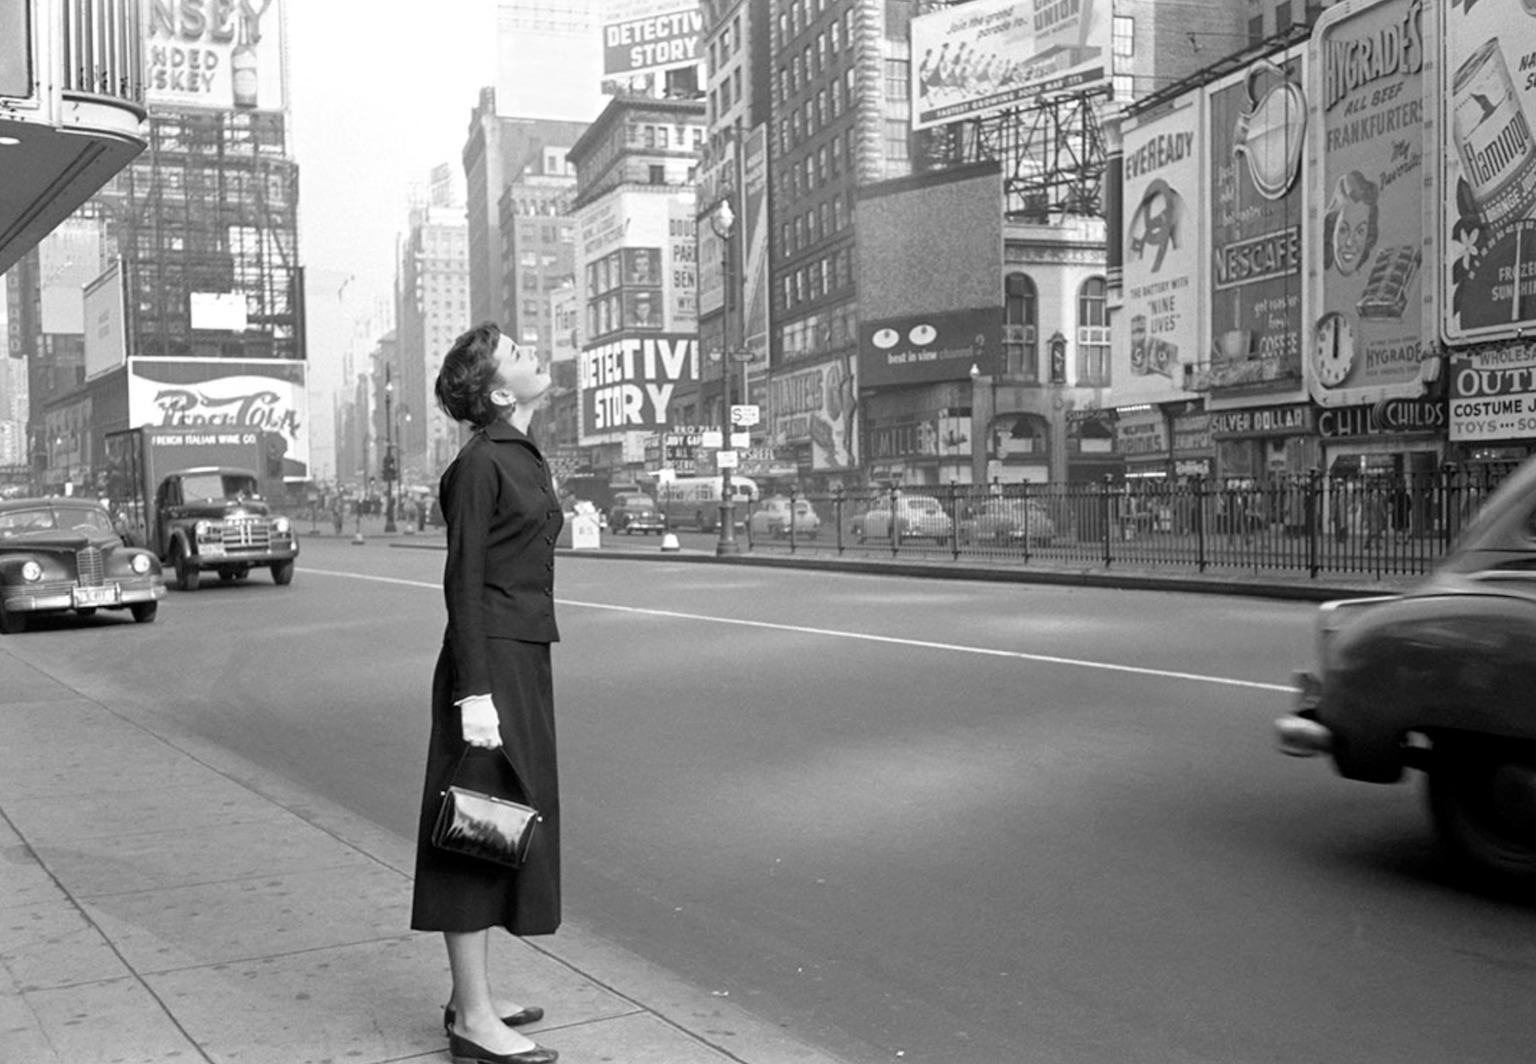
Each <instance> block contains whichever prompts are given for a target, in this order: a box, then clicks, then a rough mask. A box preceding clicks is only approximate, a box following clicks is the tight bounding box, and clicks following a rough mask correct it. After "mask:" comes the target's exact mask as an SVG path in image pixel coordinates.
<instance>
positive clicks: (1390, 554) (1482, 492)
mask: <svg viewBox="0 0 1536 1064" xmlns="http://www.w3.org/2000/svg"><path fill="white" fill-rule="evenodd" d="M1508 472H1509V467H1497V466H1475V467H1454V466H1447V467H1443V468H1441V469H1438V470H1435V471H1432V472H1426V473H1416V474H1401V475H1375V476H1364V477H1361V476H1352V477H1333V476H1325V475H1323V474H1321V473H1313V474H1310V475H1302V476H1277V477H1274V478H1272V479H1270V480H1267V481H1263V482H1256V483H1247V482H1243V483H1229V484H1215V483H1212V482H1210V481H1205V480H1198V479H1197V480H1193V481H1186V482H1179V483H1168V482H1161V481H1147V482H1135V481H1132V482H1123V481H1122V482H1105V483H1098V484H992V485H985V486H975V485H969V484H951V485H930V486H909V487H903V488H895V487H888V488H880V489H872V490H869V491H864V492H844V491H838V492H833V493H816V492H802V491H800V490H799V489H798V487H789V488H785V489H783V490H782V491H780V492H776V493H774V494H778V495H781V496H783V497H784V498H787V499H789V500H790V503H789V506H788V507H786V506H784V505H783V503H782V502H781V503H778V504H777V505H772V504H767V503H766V502H765V500H764V499H756V500H754V501H753V503H752V504H751V505H750V506H748V507H747V508H746V513H745V514H742V513H740V512H738V514H737V519H738V521H740V522H741V523H742V531H743V534H744V537H745V539H744V542H745V544H746V545H747V547H748V548H749V549H751V550H753V551H775V550H783V551H789V552H800V551H813V552H815V551H820V552H829V551H830V552H835V553H837V554H858V553H861V552H862V553H865V554H889V555H895V556H902V555H906V556H914V557H928V558H938V557H946V556H947V557H949V558H953V559H955V560H960V559H971V560H976V561H989V560H990V561H999V562H1014V563H1029V562H1042V563H1057V564H1067V565H1081V566H1104V567H1109V566H1125V567H1132V568H1147V569H1183V570H1190V571H1197V572H1206V571H1210V570H1221V571H1233V570H1246V571H1251V572H1255V573H1263V572H1276V573H1278V572H1290V573H1297V574H1305V575H1307V576H1308V577H1312V578H1316V577H1319V576H1321V575H1324V574H1347V575H1356V576H1372V577H1377V578H1380V577H1401V576H1416V575H1420V574H1423V573H1427V572H1428V571H1430V570H1431V569H1432V568H1433V567H1434V566H1435V564H1436V563H1437V562H1438V561H1439V559H1440V558H1441V557H1442V556H1444V554H1445V553H1446V552H1447V551H1448V550H1449V549H1450V546H1451V544H1452V543H1453V542H1454V541H1455V540H1456V538H1457V536H1458V535H1459V534H1460V532H1461V529H1462V528H1463V527H1464V526H1465V524H1466V523H1467V521H1468V520H1469V519H1470V518H1471V516H1472V515H1473V514H1474V513H1475V512H1476V511H1477V509H1478V507H1479V506H1481V504H1482V502H1483V500H1484V499H1485V498H1486V497H1487V496H1488V495H1489V494H1490V493H1492V491H1493V490H1494V489H1495V488H1496V487H1497V486H1498V484H1499V483H1500V482H1501V481H1502V480H1503V478H1504V476H1506V475H1507V473H1508ZM801 501H804V502H807V503H809V504H810V507H811V509H812V510H813V511H814V513H815V518H814V519H810V518H806V519H804V520H801V519H796V520H794V521H787V520H785V517H784V515H785V514H786V513H787V512H793V511H794V510H796V509H798V508H799V507H798V505H797V504H798V503H799V502H801ZM813 524H814V527H812V525H813Z"/></svg>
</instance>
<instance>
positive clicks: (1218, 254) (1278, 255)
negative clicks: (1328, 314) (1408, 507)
mask: <svg viewBox="0 0 1536 1064" xmlns="http://www.w3.org/2000/svg"><path fill="white" fill-rule="evenodd" d="M1304 84H1305V82H1304V81H1303V78H1302V58H1301V55H1300V52H1299V51H1298V50H1296V49H1292V50H1291V51H1289V52H1286V53H1284V54H1283V55H1281V56H1277V57H1276V58H1275V59H1273V60H1271V59H1264V60H1260V61H1259V62H1257V63H1255V64H1253V65H1252V66H1250V67H1248V68H1247V69H1246V70H1243V71H1241V72H1239V73H1237V74H1234V75H1232V76H1230V77H1227V78H1223V79H1222V80H1220V81H1217V82H1215V83H1213V84H1212V85H1210V86H1208V87H1207V89H1206V108H1205V109H1206V137H1207V141H1206V142H1207V144H1208V146H1209V147H1208V150H1209V153H1210V187H1209V188H1208V189H1207V190H1206V199H1207V202H1208V204H1209V213H1208V215H1207V225H1208V229H1207V233H1208V234H1209V239H1210V247H1211V268H1210V276H1209V281H1208V290H1209V297H1208V304H1209V308H1210V309H1209V311H1208V314H1209V318H1208V325H1209V329H1210V332H1209V336H1210V337H1211V351H1210V387H1211V389H1212V391H1213V393H1214V394H1213V398H1220V397H1221V393H1222V392H1226V393H1228V395H1242V396H1245V397H1253V396H1272V395H1274V394H1276V393H1280V392H1294V391H1297V390H1299V389H1300V387H1301V383H1302V381H1301V334H1302V319H1301V314H1302V311H1301V282H1302V254H1301V248H1302V203H1301V182H1300V181H1299V180H1298V179H1299V177H1300V174H1301V163H1302V154H1303V148H1304V145H1305V136H1304V134H1305V130H1306V124H1307V99H1306V92H1305V91H1304V90H1303V88H1302V86H1303V85H1304Z"/></svg>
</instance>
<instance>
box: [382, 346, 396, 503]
mask: <svg viewBox="0 0 1536 1064" xmlns="http://www.w3.org/2000/svg"><path fill="white" fill-rule="evenodd" d="M389 369H390V368H389V365H388V364H387V363H386V364H385V366H384V531H385V532H398V531H399V529H398V528H397V527H396V525H395V480H396V478H397V477H398V476H399V472H400V470H399V466H398V465H397V464H396V461H397V460H396V457H395V434H394V431H393V428H392V422H393V420H394V414H393V411H392V408H391V403H392V401H393V399H394V393H395V382H394V380H393V378H392V377H391V376H390V371H389Z"/></svg>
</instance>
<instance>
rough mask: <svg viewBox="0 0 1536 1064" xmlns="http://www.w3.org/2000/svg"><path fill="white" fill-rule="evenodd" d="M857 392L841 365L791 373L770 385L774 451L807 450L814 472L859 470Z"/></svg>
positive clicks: (849, 369) (850, 375) (848, 369)
mask: <svg viewBox="0 0 1536 1064" xmlns="http://www.w3.org/2000/svg"><path fill="white" fill-rule="evenodd" d="M857 395H858V386H857V384H856V382H855V380H854V374H853V371H852V367H850V366H848V365H847V364H846V363H845V362H844V361H843V360H842V359H836V360H833V361H831V362H825V363H822V364H821V365H819V366H811V367H807V368H805V369H796V370H794V371H792V372H787V373H776V374H774V376H773V379H772V380H770V381H769V382H768V435H769V439H771V440H772V441H773V445H774V447H775V448H776V449H777V448H779V447H793V446H796V445H801V446H803V445H805V444H809V445H810V449H811V468H812V469H813V470H817V471H821V470H835V469H851V468H853V467H854V466H855V465H857V464H858V461H857V455H856V454H855V453H854V449H855V444H856V443H857V441H858V430H857V424H856V422H855V416H856V412H857V411H856V403H855V401H854V400H855V397H856V396H857Z"/></svg>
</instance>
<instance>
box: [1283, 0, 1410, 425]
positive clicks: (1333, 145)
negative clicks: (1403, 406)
mask: <svg viewBox="0 0 1536 1064" xmlns="http://www.w3.org/2000/svg"><path fill="white" fill-rule="evenodd" d="M1426 21H1427V20H1426V18H1425V11H1424V0H1349V2H1347V3H1344V4H1340V5H1338V6H1335V7H1332V8H1329V9H1328V10H1327V11H1325V12H1324V13H1323V15H1322V17H1321V18H1319V19H1318V22H1317V25H1316V26H1315V27H1314V29H1313V32H1312V40H1311V43H1310V46H1309V47H1310V52H1311V63H1310V66H1309V69H1310V71H1311V74H1312V78H1313V85H1312V91H1311V93H1310V94H1309V95H1310V97H1311V99H1310V104H1311V114H1310V116H1309V125H1308V129H1307V134H1308V142H1309V150H1310V159H1311V160H1312V165H1311V166H1310V167H1309V168H1308V174H1309V178H1310V186H1309V188H1308V194H1309V196H1310V197H1311V204H1312V206H1313V210H1312V211H1311V213H1310V214H1309V218H1310V219H1311V222H1310V225H1311V227H1312V231H1311V233H1310V236H1311V239H1309V240H1307V241H1304V242H1303V243H1304V246H1305V249H1306V251H1305V253H1306V258H1307V290H1306V294H1307V300H1306V306H1307V321H1308V326H1309V328H1308V332H1307V335H1306V337H1305V348H1306V350H1305V355H1306V362H1305V367H1306V377H1307V384H1308V387H1309V390H1310V391H1311V393H1312V397H1313V398H1314V399H1315V400H1316V401H1317V402H1318V403H1320V404H1321V405H1323V406H1357V405H1361V404H1365V403H1376V402H1379V401H1381V400H1383V399H1391V398H1410V397H1413V396H1416V395H1418V394H1419V393H1420V392H1421V391H1422V388H1423V385H1422V384H1421V383H1420V368H1419V366H1420V362H1421V361H1422V359H1423V356H1424V352H1425V342H1424V341H1425V339H1426V338H1427V337H1428V336H1430V335H1432V329H1431V328H1429V326H1431V325H1432V321H1430V320H1426V313H1425V306H1424V296H1425V293H1426V291H1427V286H1426V285H1425V283H1424V280H1423V278H1424V275H1425V266H1426V265H1428V266H1429V267H1430V269H1431V270H1432V269H1433V262H1430V263H1428V264H1426V263H1425V261H1424V260H1425V256H1426V247H1425V241H1424V235H1425V234H1424V139H1423V133H1422V129H1423V121H1424V89H1425V75H1424V71H1425V59H1426V53H1425V34H1424V29H1425V22H1426ZM1429 254H1432V253H1429ZM1433 349H1434V345H1433V344H1432V343H1431V344H1430V345H1429V350H1430V355H1431V357H1435V356H1434V353H1433Z"/></svg>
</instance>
